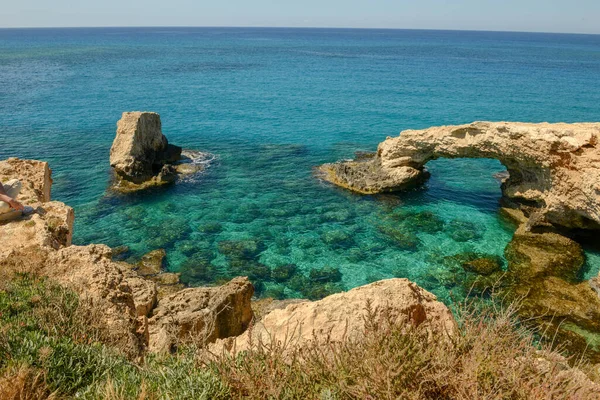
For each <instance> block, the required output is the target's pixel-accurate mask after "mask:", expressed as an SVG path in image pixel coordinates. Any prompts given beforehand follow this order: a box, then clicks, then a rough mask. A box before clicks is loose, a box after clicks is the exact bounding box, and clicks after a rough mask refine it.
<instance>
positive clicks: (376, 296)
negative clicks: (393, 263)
mask: <svg viewBox="0 0 600 400" xmlns="http://www.w3.org/2000/svg"><path fill="white" fill-rule="evenodd" d="M368 305H370V307H371V310H374V311H376V312H378V313H379V315H380V316H381V315H382V314H381V313H386V314H388V315H389V316H391V318H392V319H393V321H394V322H395V323H398V324H403V325H405V326H406V327H407V328H408V327H409V326H413V327H418V328H419V329H425V330H427V331H428V332H430V333H433V332H437V333H441V334H448V335H452V334H454V333H455V332H456V329H457V327H456V322H455V321H454V318H453V316H452V313H451V312H450V310H449V309H448V308H447V307H446V306H445V305H444V304H442V303H441V302H439V301H437V298H436V297H435V296H434V295H433V294H431V293H429V292H427V291H426V290H424V289H422V288H420V287H419V286H417V285H416V284H415V283H412V282H410V281H409V280H408V279H387V280H382V281H378V282H374V283H371V284H369V285H366V286H361V287H358V288H354V289H352V290H350V291H348V292H344V293H337V294H334V295H331V296H328V297H326V298H324V299H322V300H319V301H313V302H311V301H305V302H301V303H295V304H290V305H288V306H287V307H286V308H284V309H276V310H274V311H271V312H270V313H268V314H267V315H265V316H264V317H263V318H262V320H261V321H259V322H257V323H256V324H255V325H254V326H253V327H252V329H250V330H248V331H247V332H245V333H244V334H243V335H241V336H239V337H238V338H236V340H235V345H233V344H232V343H231V342H232V341H231V340H229V341H227V340H225V341H219V343H217V345H216V346H215V348H219V347H220V346H224V347H225V348H232V349H233V348H235V349H236V350H237V351H243V350H246V349H248V348H249V347H250V346H251V343H258V342H259V341H260V342H262V343H264V344H269V343H271V341H273V340H276V341H279V342H281V343H283V342H284V341H287V343H288V346H292V347H294V346H304V345H306V344H308V343H309V342H314V340H315V339H316V340H317V341H318V342H319V343H323V342H325V341H326V340H327V339H329V340H331V341H335V342H339V341H343V340H346V339H350V340H360V339H361V337H363V336H364V329H365V317H366V316H367V314H368V311H367V310H368Z"/></svg>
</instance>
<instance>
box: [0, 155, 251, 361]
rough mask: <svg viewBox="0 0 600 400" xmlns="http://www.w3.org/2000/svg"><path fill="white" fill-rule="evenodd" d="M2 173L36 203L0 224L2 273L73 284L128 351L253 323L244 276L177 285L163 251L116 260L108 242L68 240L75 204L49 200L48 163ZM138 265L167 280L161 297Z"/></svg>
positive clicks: (3, 167)
mask: <svg viewBox="0 0 600 400" xmlns="http://www.w3.org/2000/svg"><path fill="white" fill-rule="evenodd" d="M0 172H1V173H2V175H1V176H2V179H7V180H8V179H19V180H21V182H22V183H23V187H24V188H25V189H26V191H25V196H26V198H28V199H31V200H30V201H28V202H29V204H31V205H33V206H36V207H37V212H36V213H34V214H32V215H30V216H27V217H22V218H17V219H15V220H11V221H5V222H2V223H0V238H1V239H2V243H1V245H0V279H3V278H4V277H6V278H8V279H10V277H11V274H13V273H15V272H28V273H34V274H39V275H43V276H48V277H49V278H51V279H52V280H54V281H56V282H58V283H60V284H63V285H65V286H67V287H69V288H71V289H73V290H74V291H76V292H77V293H78V294H79V296H80V299H82V300H83V301H89V302H90V303H89V304H90V307H91V308H92V309H93V310H96V311H98V317H99V318H100V319H101V322H102V323H103V324H104V325H105V326H106V327H107V328H108V331H109V332H110V333H111V335H112V336H114V339H115V341H116V342H118V343H119V344H120V346H121V348H122V349H124V350H126V351H127V352H128V353H129V354H130V355H132V356H137V355H139V354H141V352H142V351H143V350H145V349H146V348H147V347H148V343H149V341H150V340H152V347H153V348H156V349H162V348H168V347H170V346H172V345H173V344H174V343H176V342H177V340H179V339H182V338H184V337H186V336H187V335H189V334H198V333H199V332H200V331H202V332H203V333H206V339H207V340H214V339H216V338H222V337H228V336H231V335H238V334H240V333H242V332H243V330H244V329H246V327H247V326H248V324H249V323H250V320H251V319H252V310H251V308H250V298H251V297H252V294H253V293H254V288H253V287H252V285H251V284H250V282H249V281H248V280H247V279H246V278H237V279H234V280H232V281H231V282H229V283H228V284H227V285H224V286H222V287H212V288H197V289H186V290H181V289H182V285H181V284H180V283H179V274H173V273H165V272H163V271H162V270H161V267H162V262H163V259H164V257H165V252H164V250H159V251H155V252H152V253H150V255H149V256H147V257H146V258H145V259H144V261H145V262H146V264H148V265H137V266H134V265H131V264H127V263H124V262H118V261H115V260H114V258H115V257H114V254H113V252H112V250H111V249H110V248H109V247H108V246H105V245H89V246H72V245H71V235H72V231H73V228H72V227H73V219H74V216H73V210H72V209H71V208H70V207H68V206H66V205H64V204H63V203H60V202H53V201H50V198H49V196H50V184H51V182H52V181H51V179H50V170H49V169H48V165H47V164H46V163H43V162H39V161H31V160H17V159H10V160H8V161H2V162H0ZM20 198H21V197H20ZM21 199H22V198H21ZM123 250H125V249H123ZM141 267H144V268H145V269H146V272H149V274H150V275H152V277H151V278H152V279H154V280H155V281H156V282H159V283H160V284H161V285H164V286H162V287H163V288H164V289H165V290H164V291H163V296H165V297H164V299H161V301H160V304H158V302H159V300H158V299H159V297H160V296H159V291H158V288H157V284H156V282H154V281H152V280H149V279H145V278H144V277H143V276H142V275H140V274H139V273H138V272H136V271H134V269H135V268H141ZM157 304H158V306H157ZM171 313H173V314H172V315H171ZM150 315H152V320H151V322H152V329H153V335H152V336H151V335H150V332H149V322H148V316H150ZM155 333H156V334H155ZM172 334H174V336H172ZM157 343H158V344H157ZM160 346H163V347H160Z"/></svg>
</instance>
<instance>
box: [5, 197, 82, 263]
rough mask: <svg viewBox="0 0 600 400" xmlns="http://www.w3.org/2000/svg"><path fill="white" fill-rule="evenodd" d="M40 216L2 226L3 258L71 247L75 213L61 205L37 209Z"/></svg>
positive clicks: (51, 204)
mask: <svg viewBox="0 0 600 400" xmlns="http://www.w3.org/2000/svg"><path fill="white" fill-rule="evenodd" d="M37 210H38V212H37V213H34V214H32V215H29V216H26V217H20V218H18V219H16V220H13V221H10V222H1V223H0V238H1V241H2V244H1V245H0V258H1V257H2V256H6V255H7V254H9V253H10V252H12V251H16V250H19V249H24V248H28V247H32V246H37V247H43V248H52V249H58V248H61V247H64V246H69V245H70V244H71V238H72V232H73V221H74V218H75V216H74V213H73V209H72V208H71V207H69V206H66V205H64V204H63V203H60V202H49V203H44V204H43V205H40V206H38V208H37Z"/></svg>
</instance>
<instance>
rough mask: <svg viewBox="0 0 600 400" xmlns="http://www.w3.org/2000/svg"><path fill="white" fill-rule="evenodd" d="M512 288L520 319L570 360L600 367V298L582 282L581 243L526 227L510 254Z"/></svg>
mask: <svg viewBox="0 0 600 400" xmlns="http://www.w3.org/2000/svg"><path fill="white" fill-rule="evenodd" d="M505 255H506V259H507V260H508V272H507V276H506V279H507V281H508V285H507V286H506V287H505V288H504V289H503V295H504V296H506V298H507V299H509V300H515V301H518V302H519V305H520V307H519V308H518V313H519V315H520V316H521V317H522V318H523V320H524V321H526V323H527V324H528V325H530V326H533V327H535V328H536V329H538V330H539V332H541V333H542V334H543V336H544V337H545V338H547V339H548V340H552V341H556V342H557V343H560V345H561V346H562V347H563V348H564V349H565V350H566V351H567V352H569V353H570V354H575V355H578V356H581V355H585V357H586V358H588V359H590V360H592V361H593V362H600V298H599V297H598V295H597V293H596V292H595V290H594V289H593V288H592V287H591V286H590V284H589V283H588V282H582V281H581V276H580V275H581V269H582V267H583V265H584V261H585V259H584V253H583V249H582V248H581V246H580V245H579V244H578V243H576V242H575V241H573V240H571V239H569V238H566V237H564V236H561V235H559V234H557V233H553V232H544V233H534V232H528V231H527V230H526V227H525V225H521V226H520V227H519V229H518V230H517V232H516V233H515V236H514V237H513V240H512V241H511V243H509V245H508V246H507V248H506V251H505Z"/></svg>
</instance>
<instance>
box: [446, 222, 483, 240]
mask: <svg viewBox="0 0 600 400" xmlns="http://www.w3.org/2000/svg"><path fill="white" fill-rule="evenodd" d="M446 231H447V233H448V235H449V236H450V237H451V238H452V239H453V240H454V241H456V242H468V241H470V240H477V239H480V238H481V236H482V235H481V232H480V229H479V227H478V226H477V225H475V224H474V223H473V222H469V221H461V220H457V219H455V220H452V221H450V222H449V223H448V226H447V228H446Z"/></svg>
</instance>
